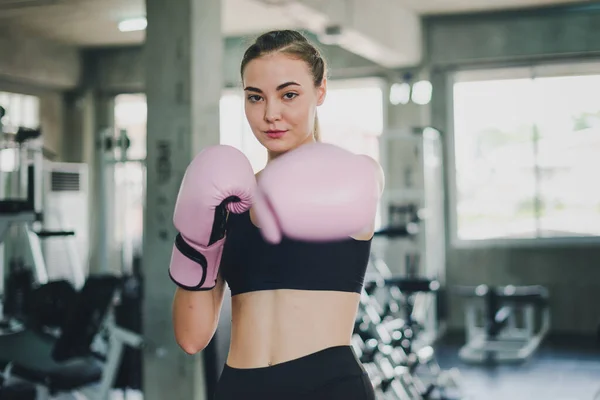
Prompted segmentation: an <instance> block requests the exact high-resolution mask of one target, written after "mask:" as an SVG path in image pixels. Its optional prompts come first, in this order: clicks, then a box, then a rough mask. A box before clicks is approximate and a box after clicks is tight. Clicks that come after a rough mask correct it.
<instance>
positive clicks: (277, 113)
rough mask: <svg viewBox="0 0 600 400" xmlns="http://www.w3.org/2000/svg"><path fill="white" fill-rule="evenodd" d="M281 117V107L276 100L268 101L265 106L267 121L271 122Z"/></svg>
mask: <svg viewBox="0 0 600 400" xmlns="http://www.w3.org/2000/svg"><path fill="white" fill-rule="evenodd" d="M280 119H281V108H280V107H279V103H278V102H276V101H270V102H267V105H266V107H265V121H267V122H269V123H271V122H274V121H279V120H280Z"/></svg>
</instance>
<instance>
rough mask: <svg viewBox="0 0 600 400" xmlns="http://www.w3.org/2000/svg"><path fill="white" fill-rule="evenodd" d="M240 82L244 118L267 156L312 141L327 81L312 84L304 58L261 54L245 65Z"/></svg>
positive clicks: (275, 154)
mask: <svg viewBox="0 0 600 400" xmlns="http://www.w3.org/2000/svg"><path fill="white" fill-rule="evenodd" d="M243 81H244V82H243V84H244V94H245V98H246V99H245V111H246V118H247V119H248V123H249V124H250V128H251V129H252V133H254V136H256V138H257V139H258V141H259V142H260V143H261V144H262V145H263V146H264V147H266V149H267V150H268V152H269V157H270V158H272V157H274V156H277V155H278V154H281V153H284V152H286V151H288V150H291V149H294V148H296V147H297V146H299V145H301V144H304V143H308V142H311V141H314V138H313V131H314V121H315V116H316V112H317V106H320V105H321V104H323V101H324V100H325V92H326V82H325V79H323V83H322V84H321V86H319V87H315V85H314V82H313V76H312V74H311V71H310V69H309V66H308V65H307V64H306V63H305V62H304V61H302V60H298V59H294V58H291V57H290V56H288V55H285V54H282V53H275V54H270V55H267V56H263V57H260V58H257V59H255V60H252V61H250V62H249V63H248V64H247V65H246V68H245V70H244V76H243Z"/></svg>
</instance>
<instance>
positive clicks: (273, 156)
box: [267, 135, 316, 165]
mask: <svg viewBox="0 0 600 400" xmlns="http://www.w3.org/2000/svg"><path fill="white" fill-rule="evenodd" d="M314 142H316V140H315V136H314V135H310V136H308V137H307V138H306V140H304V141H303V142H301V143H300V144H299V145H297V146H296V147H292V148H291V149H288V150H286V151H279V152H276V151H270V150H269V151H268V152H267V165H268V164H269V163H270V162H271V161H273V160H275V159H276V158H277V157H279V156H281V155H283V154H285V153H287V152H288V151H291V150H294V149H296V148H298V147H300V146H302V145H303V144H308V143H314Z"/></svg>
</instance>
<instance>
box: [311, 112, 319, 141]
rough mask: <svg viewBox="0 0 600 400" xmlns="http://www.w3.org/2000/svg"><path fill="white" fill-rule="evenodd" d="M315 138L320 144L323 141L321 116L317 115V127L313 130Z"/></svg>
mask: <svg viewBox="0 0 600 400" xmlns="http://www.w3.org/2000/svg"><path fill="white" fill-rule="evenodd" d="M313 136H314V138H315V141H317V142H320V141H321V128H320V127H319V116H318V115H316V114H315V127H314V130H313Z"/></svg>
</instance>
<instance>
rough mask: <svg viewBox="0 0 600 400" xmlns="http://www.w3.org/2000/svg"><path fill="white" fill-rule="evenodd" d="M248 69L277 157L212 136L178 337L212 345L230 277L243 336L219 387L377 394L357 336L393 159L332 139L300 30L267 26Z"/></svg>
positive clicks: (182, 267) (315, 69) (182, 199)
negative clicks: (263, 160)
mask: <svg viewBox="0 0 600 400" xmlns="http://www.w3.org/2000/svg"><path fill="white" fill-rule="evenodd" d="M241 75H242V81H243V86H244V92H245V97H246V99H245V110H246V117H247V119H248V122H249V124H250V127H251V128H252V132H253V133H254V135H255V136H256V138H257V139H258V141H259V142H260V143H261V144H262V145H263V146H264V147H265V148H266V149H267V152H268V162H267V166H266V167H265V169H263V170H262V171H261V172H260V173H259V174H257V176H256V177H255V176H254V174H253V172H252V168H251V167H250V163H249V162H248V160H247V159H246V158H245V157H244V156H243V155H242V154H241V153H240V152H239V151H237V150H235V149H233V148H231V147H229V146H213V147H210V148H208V149H205V150H203V151H202V152H201V153H200V154H199V155H198V156H197V157H196V158H195V159H194V161H193V162H192V163H191V164H190V166H189V167H188V170H187V172H186V175H185V177H184V180H183V183H182V187H181V190H180V193H179V197H178V200H177V206H176V210H175V217H174V221H175V225H176V227H177V229H178V231H179V232H180V234H179V235H178V237H177V239H176V242H175V246H174V251H173V256H172V260H171V266H170V276H171V278H172V279H173V281H175V283H177V285H178V286H179V287H178V288H177V291H176V294H175V298H174V304H173V323H174V330H175V336H176V339H177V341H178V343H179V345H180V346H181V347H182V349H183V350H185V351H186V352H187V353H190V354H194V353H197V352H199V351H201V350H203V349H204V348H205V347H206V346H207V345H208V343H209V342H210V340H211V339H212V337H213V334H214V332H215V330H216V326H217V322H218V320H219V314H220V310H221V305H222V302H223V293H224V285H225V284H226V283H227V284H228V285H229V287H230V289H231V294H232V332H231V344H230V351H229V355H228V359H227V362H226V364H225V366H224V369H223V372H222V375H221V378H220V381H219V384H218V388H217V391H216V393H215V400H233V399H236V400H237V399H239V400H241V399H261V400H267V399H277V400H283V399H285V400H293V399H297V400H301V399H307V400H308V399H311V400H318V399H328V400H334V399H344V400H373V399H374V398H375V397H374V396H375V395H374V392H373V388H372V386H371V384H370V381H369V378H368V376H367V374H366V372H365V370H364V369H363V367H362V365H361V364H360V362H359V361H358V359H357V358H356V356H355V354H354V353H353V350H352V347H351V345H350V340H351V336H352V330H353V326H354V320H355V316H356V312H357V308H358V303H359V295H360V292H361V290H362V284H363V278H364V274H365V270H366V267H367V262H368V256H369V252H370V244H371V238H372V235H373V227H374V219H375V210H376V206H377V201H378V198H379V195H380V194H381V191H382V190H383V174H382V172H381V168H380V167H379V165H378V164H377V163H376V162H375V161H374V160H373V159H371V158H369V157H366V156H360V155H355V154H351V153H349V152H346V151H345V150H342V149H340V148H339V147H336V146H332V145H327V144H323V143H319V127H318V119H317V107H318V106H319V105H321V104H322V103H323V102H324V101H325V97H326V93H327V79H326V76H327V69H326V64H325V61H324V59H323V57H322V56H321V54H320V53H319V51H318V50H317V49H316V48H315V47H314V46H313V45H312V44H311V43H309V41H308V40H307V39H306V38H305V37H304V36H303V35H302V34H301V33H299V32H296V31H291V30H283V31H273V32H269V33H266V34H264V35H262V36H260V37H259V38H258V39H257V40H256V41H255V43H254V44H252V45H251V46H250V47H249V48H248V49H247V51H246V53H245V54H244V58H243V60H242V65H241ZM225 227H226V228H225Z"/></svg>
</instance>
